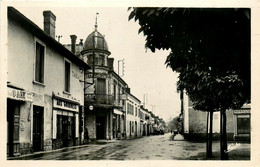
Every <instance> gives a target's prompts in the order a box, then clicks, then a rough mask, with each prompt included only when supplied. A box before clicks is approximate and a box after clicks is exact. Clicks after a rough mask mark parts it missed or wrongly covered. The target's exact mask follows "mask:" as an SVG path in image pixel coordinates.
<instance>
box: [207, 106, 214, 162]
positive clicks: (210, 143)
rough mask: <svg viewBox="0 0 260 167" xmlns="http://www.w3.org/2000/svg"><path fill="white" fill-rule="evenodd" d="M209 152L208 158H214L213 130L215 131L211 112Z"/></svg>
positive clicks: (211, 112)
mask: <svg viewBox="0 0 260 167" xmlns="http://www.w3.org/2000/svg"><path fill="white" fill-rule="evenodd" d="M209 119H210V120H209V146H208V147H209V148H208V149H209V152H208V157H209V158H211V157H212V129H213V111H210V118H209Z"/></svg>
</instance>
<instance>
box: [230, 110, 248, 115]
mask: <svg viewBox="0 0 260 167" xmlns="http://www.w3.org/2000/svg"><path fill="white" fill-rule="evenodd" d="M234 114H250V110H234Z"/></svg>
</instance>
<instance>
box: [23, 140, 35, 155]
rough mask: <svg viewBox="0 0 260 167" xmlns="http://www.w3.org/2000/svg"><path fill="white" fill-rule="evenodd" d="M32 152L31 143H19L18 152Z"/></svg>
mask: <svg viewBox="0 0 260 167" xmlns="http://www.w3.org/2000/svg"><path fill="white" fill-rule="evenodd" d="M32 152H33V148H32V143H28V142H26V143H20V154H21V155H25V154H31V153H32Z"/></svg>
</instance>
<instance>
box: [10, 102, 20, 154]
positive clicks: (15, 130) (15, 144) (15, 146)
mask: <svg viewBox="0 0 260 167" xmlns="http://www.w3.org/2000/svg"><path fill="white" fill-rule="evenodd" d="M19 131H20V103H19V102H17V101H15V100H9V99H8V100H7V153H8V156H9V157H12V156H14V154H15V153H18V152H19Z"/></svg>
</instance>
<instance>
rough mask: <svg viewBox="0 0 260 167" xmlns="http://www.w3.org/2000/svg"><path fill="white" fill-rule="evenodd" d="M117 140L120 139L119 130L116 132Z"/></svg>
mask: <svg viewBox="0 0 260 167" xmlns="http://www.w3.org/2000/svg"><path fill="white" fill-rule="evenodd" d="M117 139H118V140H120V139H121V132H120V130H119V129H118V130H117Z"/></svg>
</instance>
